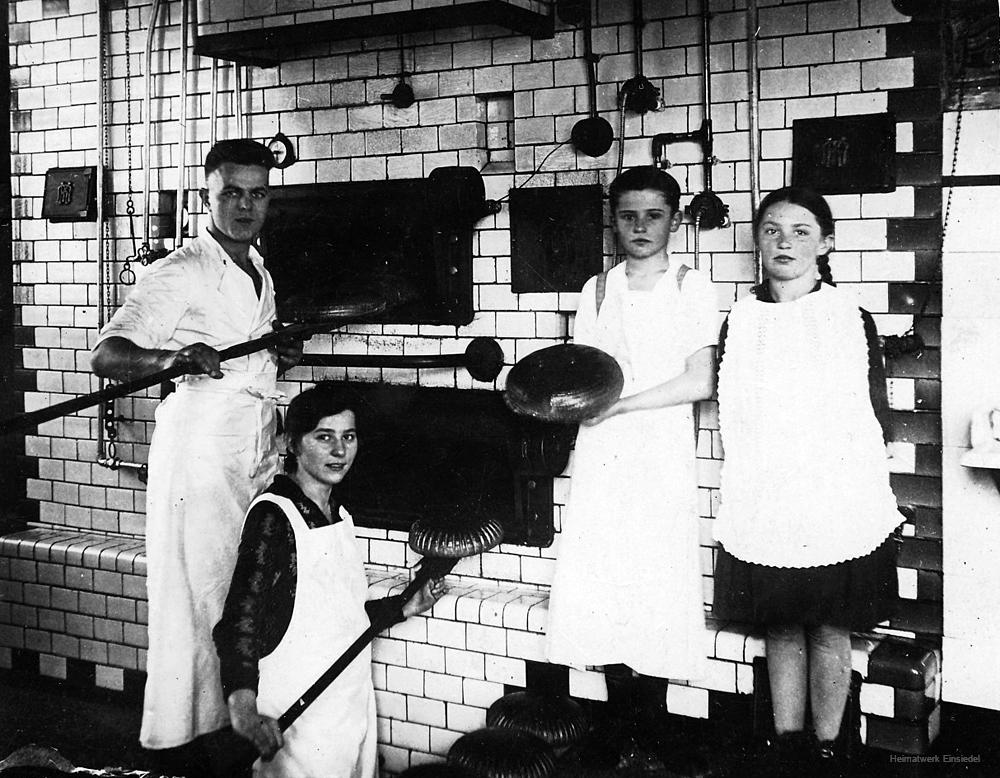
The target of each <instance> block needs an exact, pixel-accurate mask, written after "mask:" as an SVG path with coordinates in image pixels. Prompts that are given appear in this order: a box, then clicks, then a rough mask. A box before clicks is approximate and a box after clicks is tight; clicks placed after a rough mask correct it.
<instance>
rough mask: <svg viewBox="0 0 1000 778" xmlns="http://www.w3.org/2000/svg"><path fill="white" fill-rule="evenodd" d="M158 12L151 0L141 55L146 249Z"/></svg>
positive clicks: (157, 4)
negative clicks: (154, 39) (144, 45)
mask: <svg viewBox="0 0 1000 778" xmlns="http://www.w3.org/2000/svg"><path fill="white" fill-rule="evenodd" d="M159 13H160V0H153V5H152V7H151V8H150V11H149V27H147V28H146V50H145V54H144V57H143V68H142V70H143V72H142V79H143V87H144V92H143V96H142V121H143V125H144V130H145V132H144V134H143V143H142V242H143V246H144V247H145V248H146V249H147V250H148V248H149V238H150V235H149V233H150V229H149V223H150V218H149V166H150V164H151V159H150V158H151V149H152V138H151V137H150V136H151V135H152V132H153V119H152V116H150V110H151V105H152V96H151V93H152V91H153V89H152V86H153V77H152V73H151V70H152V63H153V33H154V32H155V30H156V17H157V16H158V15H159Z"/></svg>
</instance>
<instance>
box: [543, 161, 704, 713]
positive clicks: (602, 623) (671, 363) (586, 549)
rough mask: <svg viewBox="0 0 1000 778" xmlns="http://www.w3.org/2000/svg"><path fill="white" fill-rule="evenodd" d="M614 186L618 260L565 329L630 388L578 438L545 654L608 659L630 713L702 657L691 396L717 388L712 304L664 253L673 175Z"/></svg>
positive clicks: (671, 224)
mask: <svg viewBox="0 0 1000 778" xmlns="http://www.w3.org/2000/svg"><path fill="white" fill-rule="evenodd" d="M610 195H611V208H612V214H613V216H614V226H615V231H616V233H617V236H618V240H619V244H620V246H621V248H622V250H623V251H624V252H625V254H626V260H625V262H624V263H622V264H619V265H617V266H615V267H614V268H612V269H611V270H610V271H609V272H608V273H606V274H602V275H601V276H598V277H595V278H592V279H590V280H589V281H588V282H587V283H586V285H585V286H584V288H583V292H582V293H581V295H580V307H579V310H578V311H577V316H576V323H575V330H574V340H575V341H576V342H577V343H582V344H585V345H591V346H596V347H597V348H600V349H602V350H603V351H606V352H607V353H609V354H611V355H612V356H613V357H614V358H615V359H616V360H617V361H618V363H619V365H620V366H621V368H622V372H623V373H624V376H625V386H624V390H623V392H622V398H621V399H620V400H619V401H618V402H617V403H616V404H615V405H614V406H612V408H611V409H610V410H609V411H607V412H606V413H605V414H604V415H602V416H601V417H599V418H597V419H592V420H589V421H587V422H585V423H584V424H582V425H581V427H580V430H579V434H578V436H577V441H576V449H575V452H574V456H573V465H572V484H571V487H570V497H569V504H568V507H567V511H566V512H565V513H564V516H565V521H564V526H563V528H562V533H561V535H560V538H559V541H558V547H557V561H556V572H555V578H554V581H553V585H552V593H551V598H550V602H549V623H548V630H547V647H548V658H549V660H550V661H552V662H558V663H561V664H566V665H571V666H574V667H584V666H588V665H604V666H605V671H606V678H607V680H608V687H609V690H608V693H609V702H610V703H611V705H610V707H611V708H612V716H614V717H615V718H616V719H619V720H620V719H621V718H622V717H628V720H632V718H633V717H634V716H635V713H634V711H635V703H636V700H635V699H633V696H634V695H635V694H640V695H642V696H643V697H644V698H645V701H646V703H648V705H647V706H646V708H647V713H648V712H649V706H652V709H653V710H654V711H656V710H658V709H662V707H663V704H664V700H665V696H666V681H665V680H664V679H666V678H668V677H669V678H678V679H690V678H696V677H698V676H700V675H701V674H702V672H703V669H704V663H705V658H706V656H707V654H708V651H707V649H708V645H707V633H706V630H705V622H704V606H703V602H704V597H703V591H702V577H701V572H700V567H699V544H698V511H697V477H696V475H697V474H696V466H695V439H694V430H693V418H692V417H693V412H692V403H694V402H697V401H698V400H702V399H707V398H708V397H710V396H711V395H712V392H713V389H714V348H713V347H714V345H715V342H716V339H717V336H718V324H717V322H718V310H717V307H718V306H717V302H716V299H715V295H714V293H713V291H712V287H711V283H710V282H709V281H708V279H707V278H705V277H704V276H702V275H701V274H700V273H698V272H697V271H695V270H690V272H688V269H687V268H686V267H685V268H684V269H683V270H682V266H681V264H680V263H679V262H678V261H677V260H674V259H671V257H670V254H669V253H668V251H667V247H668V243H669V240H670V236H671V234H672V233H673V232H675V231H676V230H677V229H678V227H679V225H680V218H681V214H680V212H679V210H678V206H679V197H680V190H679V187H678V186H677V183H676V182H675V181H674V180H673V178H671V177H670V176H669V175H668V174H666V173H664V172H663V171H660V170H657V169H656V168H652V167H646V168H636V169H633V170H630V171H627V172H626V173H624V174H622V175H621V176H619V177H618V178H617V179H615V181H614V182H613V183H612V185H611V190H610ZM602 287H603V290H602V289H601V288H602ZM632 671H635V672H636V673H639V674H641V676H642V678H643V680H642V682H641V683H639V684H638V687H639V688H636V683H635V682H634V681H633V680H632ZM615 709H620V710H615ZM651 718H653V717H651V716H648V715H647V716H646V719H647V721H648V720H650V719H651Z"/></svg>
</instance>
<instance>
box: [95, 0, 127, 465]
mask: <svg viewBox="0 0 1000 778" xmlns="http://www.w3.org/2000/svg"><path fill="white" fill-rule="evenodd" d="M104 5H105V4H104V3H102V2H100V1H98V3H97V31H96V34H97V329H98V331H100V329H101V328H102V327H104V324H105V321H106V317H107V315H108V310H107V306H106V305H105V302H104V295H105V294H107V291H108V285H107V283H106V281H105V278H104V276H105V274H106V273H107V272H108V258H107V257H106V256H105V255H104V252H105V251H106V250H107V247H106V245H105V241H104V160H105V153H106V151H107V148H106V143H105V138H104V133H105V129H106V124H105V121H104V111H105V108H106V102H105V94H104V90H105V89H106V88H107V80H108V79H107V74H106V73H105V72H104V68H105V67H106V66H107V58H106V57H105V51H104V45H105V42H104V39H105V35H106V32H105V29H104V13H105V9H104ZM125 13H126V14H127V13H128V8H126V9H125ZM125 34H126V35H128V31H126V32H125ZM103 388H104V379H103V378H100V379H98V389H103ZM103 454H104V419H103V418H99V419H98V420H97V457H98V459H100V458H101V456H103Z"/></svg>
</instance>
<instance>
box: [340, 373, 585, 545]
mask: <svg viewBox="0 0 1000 778" xmlns="http://www.w3.org/2000/svg"><path fill="white" fill-rule="evenodd" d="M352 387H353V388H354V389H356V390H357V391H358V392H360V393H361V394H362V396H363V398H364V401H365V408H364V411H363V413H362V414H360V418H359V419H358V435H359V438H358V439H359V451H358V457H357V459H356V460H355V464H354V467H353V468H352V470H351V472H350V474H349V475H348V477H347V478H346V479H345V481H344V484H343V485H342V497H343V501H344V503H345V504H346V505H347V507H348V508H349V510H350V511H351V513H352V515H353V516H354V519H355V522H356V523H357V524H358V525H359V526H367V527H379V528H386V529H396V530H402V531H404V532H405V531H407V530H409V528H410V525H411V524H412V522H413V521H414V520H416V519H419V518H422V517H426V518H429V519H433V520H435V521H444V522H457V523H461V522H466V521H470V520H476V519H489V518H495V519H497V520H498V521H500V522H501V523H502V524H503V527H504V542H505V543H513V544H520V545H529V546H548V545H550V544H551V543H552V539H553V535H554V528H553V506H552V479H553V477H554V476H556V475H559V474H560V473H562V471H563V470H564V469H565V467H566V463H567V460H568V457H569V451H570V447H571V444H572V439H573V435H574V429H573V428H572V427H569V426H567V425H559V424H548V423H544V422H539V421H536V420H533V419H527V418H524V417H520V416H515V415H514V414H513V413H511V412H510V411H509V410H508V409H507V407H506V406H505V405H504V403H503V399H502V396H501V394H500V393H499V392H493V391H488V390H478V389H477V390H468V389H449V388H442V387H421V386H401V385H394V384H365V383H353V384H352Z"/></svg>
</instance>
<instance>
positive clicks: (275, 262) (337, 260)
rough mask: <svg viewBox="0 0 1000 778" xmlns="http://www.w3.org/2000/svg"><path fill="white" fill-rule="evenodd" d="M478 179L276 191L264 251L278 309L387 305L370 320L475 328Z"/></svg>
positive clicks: (439, 174)
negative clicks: (365, 300) (365, 299)
mask: <svg viewBox="0 0 1000 778" xmlns="http://www.w3.org/2000/svg"><path fill="white" fill-rule="evenodd" d="M482 186H483V184H482V178H481V177H480V176H479V174H478V172H477V171H475V170H474V169H471V168H461V167H459V168H439V169H436V170H435V171H432V175H431V177H429V178H427V179H422V178H408V179H396V180H391V181H353V182H343V183H325V184H292V185H288V186H278V187H273V188H272V190H271V192H272V199H271V206H270V209H269V212H268V218H267V222H266V224H265V225H264V229H263V232H262V233H261V244H262V250H263V253H264V256H265V257H267V266H268V269H269V270H270V272H271V275H272V276H273V277H274V283H275V292H276V294H277V297H278V301H279V304H281V303H282V302H283V301H287V300H288V299H303V300H305V301H306V302H307V303H308V304H322V303H326V302H334V301H337V300H338V299H341V298H343V297H350V296H352V295H356V294H362V295H374V296H376V297H378V298H380V299H384V300H385V302H386V303H387V306H388V308H387V310H386V312H385V313H384V314H382V315H381V316H380V317H379V318H377V319H375V321H379V322H387V323H394V324H455V325H461V324H468V323H469V322H470V321H472V316H473V307H472V306H473V300H472V225H473V222H474V220H475V219H476V218H478V217H480V216H481V215H482V210H481V209H482V203H483V195H482Z"/></svg>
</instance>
